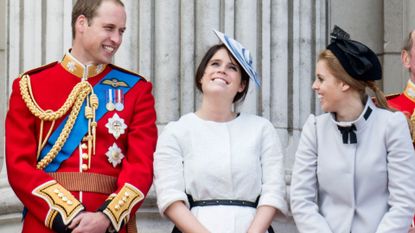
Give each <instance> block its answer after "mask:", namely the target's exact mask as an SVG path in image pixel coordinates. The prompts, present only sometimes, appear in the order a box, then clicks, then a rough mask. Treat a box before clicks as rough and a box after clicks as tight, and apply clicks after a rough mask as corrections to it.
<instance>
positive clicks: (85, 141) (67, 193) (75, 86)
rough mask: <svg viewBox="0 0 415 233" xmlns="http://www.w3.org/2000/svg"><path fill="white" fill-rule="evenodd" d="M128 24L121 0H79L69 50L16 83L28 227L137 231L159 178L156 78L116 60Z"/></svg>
mask: <svg viewBox="0 0 415 233" xmlns="http://www.w3.org/2000/svg"><path fill="white" fill-rule="evenodd" d="M125 25H126V12H125V9H124V5H123V3H122V2H121V1H120V0H78V1H77V2H76V4H75V5H74V8H73V13H72V33H73V44H72V49H70V50H69V51H68V52H67V53H66V54H65V56H64V57H63V59H62V60H61V61H59V62H54V63H51V64H49V65H46V66H43V67H40V68H37V69H34V70H31V71H28V72H25V73H23V74H22V75H21V76H20V77H19V78H17V79H16V80H15V81H14V83H13V90H12V94H11V97H10V105H9V110H8V113H7V118H6V165H7V171H8V178H9V182H10V185H11V187H12V188H13V190H14V191H15V193H16V195H17V196H18V197H19V199H20V200H21V201H22V202H23V204H24V206H25V209H26V211H25V218H24V223H23V232H39V233H40V232H54V231H55V232H70V231H72V232H74V233H76V232H106V231H109V232H114V231H117V232H134V231H136V228H135V216H134V214H135V212H136V210H137V209H138V207H139V206H140V205H141V203H142V201H143V199H144V197H145V195H146V194H147V192H148V190H149V188H150V186H151V184H152V178H153V152H154V149H155V144H156V140H157V128H156V125H155V120H156V114H155V110H154V99H153V96H152V94H151V89H152V85H151V83H149V82H147V81H146V80H145V79H144V78H143V77H141V76H139V75H138V74H135V73H132V72H129V71H126V70H123V69H121V68H119V67H116V66H114V65H112V64H110V62H111V59H112V57H113V55H114V54H115V52H116V51H117V49H118V48H119V46H120V44H121V41H122V36H123V33H124V30H125Z"/></svg>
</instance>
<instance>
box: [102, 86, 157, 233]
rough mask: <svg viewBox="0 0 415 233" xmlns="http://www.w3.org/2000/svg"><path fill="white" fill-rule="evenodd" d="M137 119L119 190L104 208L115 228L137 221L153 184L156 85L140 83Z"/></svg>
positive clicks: (130, 138)
mask: <svg viewBox="0 0 415 233" xmlns="http://www.w3.org/2000/svg"><path fill="white" fill-rule="evenodd" d="M136 85H138V86H137V87H135V88H139V90H138V91H137V92H138V94H137V96H136V100H135V108H134V113H133V114H134V116H133V119H132V123H131V125H130V127H129V131H128V141H127V143H128V144H127V145H128V151H127V154H126V159H123V160H122V161H123V162H122V170H121V172H120V173H119V175H118V178H117V187H118V189H117V190H116V191H115V192H114V193H112V194H111V195H110V196H109V197H108V199H107V200H106V202H105V203H104V204H103V205H102V206H101V207H100V209H99V210H100V211H102V212H103V213H104V214H106V215H107V216H108V218H109V219H110V220H111V223H112V225H113V227H114V228H115V229H116V230H117V231H119V230H120V229H121V227H122V226H123V225H124V224H125V223H127V222H128V221H129V219H130V218H131V217H134V214H135V212H136V211H137V209H138V208H139V207H140V206H141V204H142V203H143V202H142V200H143V199H144V197H145V196H146V195H147V193H148V191H149V189H150V187H151V184H152V182H153V153H154V150H155V147H156V142H157V127H156V112H155V109H154V98H153V95H152V94H151V89H152V85H151V83H149V82H146V81H140V82H138V83H137V84H136Z"/></svg>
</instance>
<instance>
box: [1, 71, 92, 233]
mask: <svg viewBox="0 0 415 233" xmlns="http://www.w3.org/2000/svg"><path fill="white" fill-rule="evenodd" d="M19 81H20V79H16V80H15V81H14V82H13V89H12V93H11V96H10V103H9V110H8V112H7V117H6V166H7V175H8V179H9V183H10V186H11V187H12V189H13V191H14V192H15V193H16V195H17V197H18V198H19V199H20V201H21V202H22V203H23V205H24V206H25V207H26V208H27V209H28V212H29V214H30V215H32V216H33V217H34V218H36V219H37V220H38V221H39V222H43V223H44V224H45V226H46V227H48V228H50V229H53V230H54V231H56V232H64V230H65V226H66V225H68V224H69V223H70V222H71V221H72V219H73V218H74V217H75V216H76V215H77V214H78V213H80V212H81V211H82V210H83V209H84V207H83V205H82V204H81V203H80V202H79V200H77V199H76V198H75V197H74V196H73V195H72V194H71V193H70V192H69V191H68V190H66V189H65V188H64V187H63V186H61V185H60V184H58V183H57V182H56V180H54V179H53V178H52V177H51V176H49V175H48V174H47V173H46V172H44V171H43V170H39V169H37V168H36V163H37V161H36V160H37V158H36V151H37V138H38V135H37V134H36V129H35V122H36V117H35V116H34V115H32V113H31V112H30V111H29V109H28V108H27V106H26V103H25V102H24V101H23V99H22V95H21V94H20V88H19Z"/></svg>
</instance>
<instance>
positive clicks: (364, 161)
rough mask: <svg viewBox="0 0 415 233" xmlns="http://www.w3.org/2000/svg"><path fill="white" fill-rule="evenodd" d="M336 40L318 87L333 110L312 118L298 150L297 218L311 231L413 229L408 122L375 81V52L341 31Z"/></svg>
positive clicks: (414, 172) (322, 60)
mask: <svg viewBox="0 0 415 233" xmlns="http://www.w3.org/2000/svg"><path fill="white" fill-rule="evenodd" d="M331 37H332V41H331V43H330V45H328V46H327V49H326V50H324V51H323V52H322V53H321V54H320V55H319V58H318V63H317V65H316V80H315V81H314V83H313V86H312V88H313V90H315V92H316V95H317V96H318V98H319V100H320V105H321V108H322V110H323V111H324V112H326V113H325V114H322V115H320V116H314V115H311V116H310V117H309V118H308V119H307V121H306V123H305V125H304V127H303V131H302V135H301V139H300V144H299V146H298V149H297V152H296V158H295V164H294V170H293V177H292V186H291V209H292V213H293V217H294V220H295V222H296V224H297V227H298V230H299V231H300V232H304V233H305V232H307V233H313V232H314V233H346V232H347V233H348V232H351V233H375V232H376V233H381V232H385V233H386V232H390V233H392V232H394V233H405V232H408V228H409V226H410V224H411V220H412V216H413V213H414V210H415V184H414V182H413V180H414V178H415V153H414V148H413V146H412V142H411V138H410V133H409V127H408V123H407V120H406V118H405V116H404V115H403V114H402V113H400V112H393V111H391V110H390V109H389V108H388V106H387V103H386V100H385V97H384V96H383V93H382V92H381V91H380V90H379V89H378V87H377V86H376V84H375V80H379V79H381V78H382V68H381V65H380V63H379V60H378V58H377V57H376V54H375V53H374V52H373V51H372V50H370V49H369V48H368V47H367V46H365V45H363V44H362V43H360V42H357V41H353V40H350V39H349V35H348V34H347V33H346V32H344V31H343V30H341V29H340V28H338V27H335V29H334V32H333V33H332V34H331ZM367 88H370V89H371V90H372V91H373V92H374V93H375V95H376V101H375V102H376V104H374V102H373V101H372V99H371V98H369V97H368V95H367V94H366V89H367Z"/></svg>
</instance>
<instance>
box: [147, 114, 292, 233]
mask: <svg viewBox="0 0 415 233" xmlns="http://www.w3.org/2000/svg"><path fill="white" fill-rule="evenodd" d="M283 174H284V172H283V155H282V152H281V146H280V142H279V139H278V136H277V134H276V131H275V129H274V127H273V125H272V124H271V123H270V122H269V121H268V120H266V119H264V118H261V117H258V116H255V115H248V114H240V115H239V116H238V117H237V118H235V119H234V120H232V121H229V122H224V123H220V122H213V121H206V120H203V119H201V118H199V117H198V116H197V115H196V114H194V113H189V114H187V115H184V116H182V117H181V118H180V119H179V120H178V121H177V122H171V123H169V124H168V125H167V126H166V127H165V129H164V130H163V133H162V134H161V135H160V137H159V140H158V143H157V149H156V152H155V155H154V185H155V188H156V193H157V204H158V206H159V210H160V213H161V214H162V215H163V213H164V211H165V210H166V208H167V207H168V206H169V205H171V204H172V203H173V202H175V201H183V202H184V203H186V205H187V206H189V203H188V200H187V197H186V193H187V194H190V195H191V196H192V197H193V199H194V200H195V201H197V200H210V199H231V200H246V201H251V202H255V200H256V199H257V197H258V196H260V199H259V204H258V206H261V205H268V206H273V207H275V208H277V209H279V210H280V211H281V212H282V213H283V214H286V213H287V204H286V201H285V182H284V178H283V177H284V176H283ZM191 211H192V213H193V214H194V216H196V218H197V219H198V220H199V221H200V222H201V223H202V224H203V225H204V226H205V227H206V228H207V229H208V230H209V231H210V232H213V233H241V232H246V231H247V229H248V227H249V226H250V224H251V222H252V220H253V218H254V215H255V212H256V209H255V208H251V207H241V206H203V207H193V208H192V209H191Z"/></svg>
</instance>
